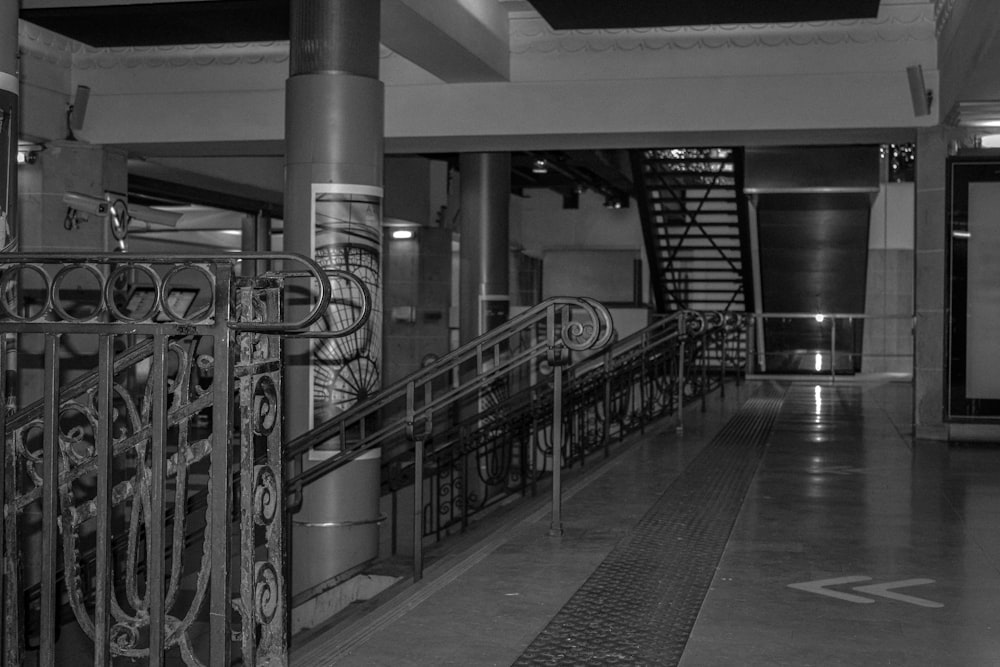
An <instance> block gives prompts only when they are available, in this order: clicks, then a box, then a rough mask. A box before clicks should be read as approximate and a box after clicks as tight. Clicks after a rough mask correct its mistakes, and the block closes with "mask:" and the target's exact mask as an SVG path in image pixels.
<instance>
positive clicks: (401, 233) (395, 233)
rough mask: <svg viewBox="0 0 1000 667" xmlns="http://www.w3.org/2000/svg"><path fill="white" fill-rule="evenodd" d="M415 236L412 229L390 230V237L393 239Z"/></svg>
mask: <svg viewBox="0 0 1000 667" xmlns="http://www.w3.org/2000/svg"><path fill="white" fill-rule="evenodd" d="M414 236H416V235H415V234H414V233H413V230H412V229H394V230H392V238H394V239H399V240H403V239H412V238H413V237H414Z"/></svg>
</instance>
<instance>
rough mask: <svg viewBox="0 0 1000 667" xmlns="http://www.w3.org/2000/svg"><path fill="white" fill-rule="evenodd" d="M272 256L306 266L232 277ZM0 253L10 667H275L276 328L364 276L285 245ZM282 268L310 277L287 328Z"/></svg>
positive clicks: (278, 526) (0, 419)
mask: <svg viewBox="0 0 1000 667" xmlns="http://www.w3.org/2000/svg"><path fill="white" fill-rule="evenodd" d="M264 259H266V260H275V259H277V260H282V261H283V262H284V263H285V265H286V266H288V267H291V268H292V269H297V270H291V269H290V270H288V271H285V272H282V273H270V274H266V275H264V276H261V277H259V278H255V279H245V278H240V277H239V276H237V275H236V270H237V266H238V264H239V262H240V261H255V260H264ZM0 262H2V263H0V331H2V336H0V363H2V366H3V368H2V370H3V373H2V375H0V395H2V396H4V397H5V398H6V399H7V402H8V404H7V406H6V407H7V409H6V410H0V433H2V434H3V439H4V441H3V442H4V458H3V463H2V470H0V487H2V488H0V496H2V499H3V515H2V518H0V521H2V525H0V540H2V547H3V549H2V551H3V568H4V583H3V601H4V617H3V633H2V641H3V647H2V661H3V664H4V665H11V666H13V665H21V664H23V663H24V661H25V657H26V654H27V652H28V650H29V649H31V648H32V647H33V645H32V642H37V643H35V644H34V648H37V659H38V663H39V664H40V665H43V666H46V667H48V666H51V665H55V664H57V662H58V663H65V661H66V660H67V659H70V658H67V656H71V659H72V660H74V662H75V664H81V663H83V662H92V663H93V664H94V665H110V664H112V661H114V660H115V659H117V658H129V659H140V660H145V661H146V662H147V663H148V664H150V665H163V664H165V663H166V661H167V659H168V656H169V655H171V654H173V655H178V656H179V657H180V659H181V660H182V661H183V662H184V663H185V664H188V665H203V664H211V665H216V664H218V665H227V664H230V662H231V660H232V658H233V654H234V652H236V651H235V649H234V645H235V646H238V647H239V650H238V655H239V657H240V659H241V660H242V663H243V664H245V665H255V664H286V662H287V636H286V608H285V592H284V591H285V589H286V584H285V582H284V569H285V568H284V560H283V559H284V557H285V554H284V548H283V542H284V521H285V519H284V512H283V499H284V493H283V488H282V483H283V478H284V472H283V463H284V462H283V459H282V456H281V426H280V421H281V420H280V419H279V418H278V416H279V415H280V406H279V400H280V393H281V391H280V386H281V355H282V346H281V340H280V337H281V336H284V335H291V334H292V333H293V332H295V331H300V330H303V329H305V328H307V327H309V326H310V325H311V324H312V322H314V321H315V320H316V319H318V318H319V317H320V316H321V315H322V313H323V312H324V311H325V309H326V307H327V305H328V304H329V301H330V295H331V293H332V290H331V287H330V282H331V280H345V281H348V282H351V283H352V284H356V286H357V289H358V290H360V292H363V293H365V292H364V289H363V286H361V285H360V283H359V282H358V281H357V279H356V278H354V277H353V276H352V275H350V274H346V273H344V272H328V271H324V270H323V269H322V268H320V267H319V266H318V265H317V264H316V263H315V262H313V261H312V260H309V259H306V258H303V257H299V256H296V255H290V254H281V253H267V254H266V255H265V254H252V253H243V254H230V255H225V256H209V255H189V256H177V255H171V256H159V255H125V254H109V255H99V256H93V255H82V254H59V255H48V254H31V253H26V254H5V255H4V256H3V257H2V258H0ZM290 278H291V279H295V280H296V281H301V280H303V279H305V278H308V279H310V280H312V281H314V282H315V283H317V284H318V285H319V296H318V300H317V302H316V303H315V305H314V308H313V310H312V311H311V312H310V313H309V314H308V315H307V316H306V317H304V318H303V319H302V320H301V321H297V322H285V321H283V320H282V318H281V307H282V302H283V300H284V287H285V282H286V280H288V279H290ZM364 306H365V311H368V310H370V304H369V303H365V304H364ZM359 325H360V323H358V322H354V323H351V326H352V327H354V326H359ZM334 333H337V332H334ZM341 333H342V332H341ZM39 359H40V360H41V363H36V362H37V361H38V360H39ZM14 380H16V383H15V382H14ZM15 385H16V386H15ZM197 498H201V499H203V500H204V502H203V503H196V502H194V500H195V499H197ZM234 514H235V515H236V516H239V517H240V519H239V522H238V523H237V524H236V525H237V526H238V530H233V529H232V528H233V516H234ZM196 530H200V531H203V537H202V539H200V540H197V541H196V543H192V541H191V540H189V539H188V538H189V537H190V535H191V533H192V532H193V531H196ZM231 573H233V574H231ZM25 591H27V595H26V594H25ZM26 600H27V603H25V601H26ZM67 609H68V610H70V612H71V615H70V618H69V619H66V618H64V615H63V614H61V613H60V612H61V611H64V610H67ZM67 620H72V621H75V623H76V624H77V625H78V627H79V629H80V630H81V631H82V637H80V638H79V639H77V640H73V639H72V637H71V636H66V633H62V634H63V635H64V636H63V642H58V641H57V640H58V639H59V637H60V634H61V630H62V625H63V623H64V622H65V621H67ZM69 634H70V635H72V634H73V633H69ZM83 637H85V638H86V639H83ZM91 652H92V658H89V657H87V656H88V654H89V653H91Z"/></svg>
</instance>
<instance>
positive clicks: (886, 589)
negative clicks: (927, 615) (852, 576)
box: [854, 579, 944, 609]
mask: <svg viewBox="0 0 1000 667" xmlns="http://www.w3.org/2000/svg"><path fill="white" fill-rule="evenodd" d="M933 583H934V580H933V579H904V580H902V581H891V582H889V583H888V584H871V585H869V586H856V587H855V588H854V590H856V591H858V592H859V593H868V594H869V595H878V596H881V597H884V598H889V599H890V600H899V601H900V602H909V603H910V604H915V605H917V606H919V607H931V608H932V609H936V608H939V607H943V606H944V605H943V604H941V603H940V602H934V601H933V600H927V599H925V598H918V597H914V596H913V595H903V594H902V593H892V592H890V591H892V589H894V588H907V587H908V586H923V585H924V584H933Z"/></svg>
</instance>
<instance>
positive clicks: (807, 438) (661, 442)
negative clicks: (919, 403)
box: [292, 381, 1000, 667]
mask: <svg viewBox="0 0 1000 667" xmlns="http://www.w3.org/2000/svg"><path fill="white" fill-rule="evenodd" d="M910 389H911V388H910V385H909V384H908V383H906V382H899V381H868V382H850V381H843V382H842V381H838V382H837V383H835V384H830V383H829V382H825V383H822V384H815V383H813V382H756V383H754V382H752V383H750V384H747V385H744V386H743V387H741V388H740V390H739V391H738V392H737V391H733V390H732V389H730V391H729V392H728V395H727V397H726V398H725V399H717V400H714V401H713V402H711V403H710V404H709V406H708V409H707V410H706V411H705V412H704V413H702V412H700V411H699V410H698V409H697V408H692V409H689V411H688V412H687V413H686V415H685V420H684V430H683V432H682V433H677V432H676V429H675V425H674V424H660V425H659V427H658V428H656V429H653V430H650V431H648V432H647V433H646V434H645V435H643V436H642V437H640V438H636V439H635V441H634V442H632V443H631V444H629V445H628V446H626V447H623V448H622V449H621V450H620V451H619V452H618V453H617V454H615V455H614V456H612V458H611V459H609V460H608V461H607V462H605V463H603V464H602V465H600V466H596V467H592V468H589V469H587V470H585V471H582V472H580V473H577V474H576V475H575V476H574V477H572V478H571V479H570V480H568V481H567V483H566V487H565V492H564V508H563V517H562V519H563V525H562V528H563V531H562V534H561V535H560V536H552V535H551V534H550V532H551V531H550V527H551V526H550V514H549V509H548V506H547V504H545V502H544V499H538V500H537V501H535V502H534V503H532V504H526V505H523V506H521V507H519V508H518V509H516V510H513V511H512V512H510V513H509V514H508V515H507V516H505V517H498V518H496V519H494V520H492V521H491V522H488V523H484V524H483V525H480V526H477V527H476V528H475V529H474V530H473V531H471V532H470V534H469V535H467V536H466V537H465V538H464V539H463V540H462V541H461V542H460V545H459V547H457V548H453V549H452V550H451V552H449V553H447V554H444V555H443V556H442V557H440V558H438V559H436V560H435V561H434V562H433V563H432V564H431V565H430V566H429V567H428V569H427V573H426V576H425V578H424V579H423V580H422V581H421V582H419V583H417V584H405V585H397V586H396V587H395V588H394V589H392V590H390V591H389V592H388V593H387V594H384V595H383V596H382V598H381V599H379V600H378V601H377V604H376V603H375V602H371V603H363V604H360V605H356V606H355V607H354V608H352V609H349V610H348V611H347V612H345V613H343V614H342V615H341V616H340V617H339V618H337V619H335V620H334V622H332V623H330V624H328V625H327V626H326V627H322V628H317V629H315V630H313V631H311V632H308V633H306V634H304V635H303V636H301V637H298V638H297V639H296V641H295V643H294V646H293V655H292V664H293V665H392V666H394V667H397V666H398V667H402V666H405V665H468V666H474V665H514V664H524V665H533V664H565V665H579V664H595V665H601V664H662V665H675V664H680V665H683V666H721V665H740V666H742V665H761V666H772V665H773V666H780V665H795V666H808V665H816V666H824V667H825V666H832V665H929V666H931V665H932V666H942V667H944V666H950V665H955V666H960V667H970V666H977V665H986V666H1000V632H998V630H1000V627H998V626H1000V443H997V444H994V445H991V444H977V445H959V444H952V445H950V446H948V445H945V444H944V443H935V442H914V441H913V439H912V437H911V435H910V426H909V424H910V413H911V403H910ZM761 397H766V398H767V400H768V401H772V403H769V404H768V405H770V406H771V407H770V408H768V409H771V408H773V413H774V414H773V415H772V417H773V419H771V418H768V421H767V422H766V430H765V431H764V432H763V436H762V439H761V440H760V443H759V445H760V446H759V448H758V450H757V451H759V453H756V454H750V453H745V452H740V453H739V454H733V453H732V452H731V451H730V453H728V454H725V455H724V456H719V454H718V453H719V452H723V451H726V450H724V449H720V447H722V446H723V445H724V446H725V447H731V446H732V445H733V443H732V442H731V440H732V435H731V434H732V433H733V432H734V431H733V429H732V425H733V424H734V423H735V422H736V421H738V420H739V419H743V418H744V417H745V415H747V414H748V410H750V411H751V412H752V411H753V410H755V409H758V410H759V409H760V405H761V404H760V402H759V401H760V400H761ZM774 400H777V401H778V404H777V407H775V406H774V404H773V401H774ZM755 401H757V403H756V404H755V403H754V402H755ZM755 405H756V406H757V407H756V408H755V407H754V406H755ZM755 423H756V422H755ZM727 428H728V430H727ZM755 428H756V427H755ZM727 433H728V434H729V436H728V437H722V436H724V435H726V434H727ZM755 434H756V435H755ZM760 434H761V431H760V429H759V428H757V430H756V431H753V429H751V430H749V431H747V438H748V442H747V443H746V446H747V447H748V448H750V447H753V446H754V445H753V444H752V443H750V442H749V440H751V439H753V438H754V437H756V436H759V435H760ZM723 441H725V442H724V443H723ZM720 443H723V444H720ZM739 457H742V458H743V459H744V460H743V462H742V463H740V464H739V465H738V466H737V468H738V470H737V471H736V472H735V473H725V475H723V473H721V472H720V473H719V474H720V475H723V476H720V477H713V473H712V470H711V469H712V468H713V465H712V463H713V461H714V462H716V463H717V467H718V468H719V470H720V471H721V470H723V469H724V468H725V466H726V465H728V464H730V463H732V460H733V459H734V458H739ZM710 485H714V486H713V487H712V488H715V489H716V490H709V491H705V489H708V488H709V486H710ZM685 488H686V489H688V491H683V490H684V489H685ZM724 494H728V495H729V496H734V495H735V497H736V498H737V502H736V504H735V505H733V506H732V507H730V505H732V503H730V504H729V505H720V506H718V507H716V506H715V505H712V504H711V502H712V500H711V499H713V498H716V497H718V496H721V495H724ZM706 497H708V498H709V500H706ZM692 507H693V508H695V510H691V508H692ZM699 508H700V509H699ZM692 512H693V513H692ZM682 516H683V517H684V518H683V519H681V518H679V517H682ZM690 517H693V518H690ZM664 526H667V528H665V527H664ZM720 526H721V527H720ZM664 530H667V531H668V532H666V533H664V532H663V531H664ZM718 530H723V531H724V532H723V539H722V540H721V541H719V540H716V542H718V547H715V546H713V545H714V544H715V542H711V541H710V542H711V543H710V544H709V546H707V547H706V546H698V547H697V549H698V550H696V551H693V552H690V553H692V554H693V555H691V556H686V555H685V554H686V553H689V552H685V551H684V549H687V548H689V547H690V546H691V545H695V544H698V545H700V544H701V542H699V540H701V535H702V533H705V532H706V531H707V532H712V531H718ZM655 531H659V532H658V535H659V537H657V539H655V540H650V539H647V538H648V537H649V536H650V535H652V533H653V532H655ZM685 531H687V532H685ZM644 544H648V545H649V546H646V547H643V546H642V545H644ZM637 545H638V547H637ZM636 548H641V549H644V550H643V551H642V552H641V553H640V554H639V555H638V556H637V555H636V552H635V551H634V550H635V549H636ZM629 549H632V550H631V551H630V550H629ZM678 549H680V551H678ZM650 551H652V556H653V557H652V558H651V559H650V558H649V554H650ZM668 559H672V560H668ZM639 560H643V561H647V560H649V561H651V562H650V563H649V564H648V566H643V567H642V568H639V567H635V566H634V565H635V563H637V562H638V561H639ZM670 563H676V566H675V565H671V564H670ZM706 573H707V574H706ZM637 578H638V579H637ZM700 579H704V582H705V583H704V585H703V586H701V585H696V584H697V581H698V580H700ZM679 580H680V581H679ZM609 582H610V583H609ZM637 582H638V583H637ZM692 582H695V583H694V584H692ZM678 583H681V584H691V585H688V586H686V587H685V588H684V589H683V596H686V597H690V596H691V595H692V592H691V591H692V590H693V591H695V593H696V599H695V600H694V603H691V602H690V601H688V602H686V603H685V604H677V600H678V598H680V597H682V595H681V594H678V593H677V590H678V588H677V586H678ZM581 617H582V618H583V621H582V622H581V621H580V618H581ZM616 624H617V625H616ZM623 628H627V629H628V630H629V632H628V633H626V632H624V631H623ZM624 634H628V635H629V641H628V642H625V641H619V639H620V637H621V636H622V635H624ZM594 637H598V638H601V637H611V638H612V639H611V640H605V639H597V640H595V639H594ZM677 637H680V643H679V645H678V644H677V641H676V639H677ZM615 638H619V639H615ZM667 639H669V641H666V640H667ZM667 644H670V646H677V648H676V651H674V650H673V649H672V648H670V647H668V648H664V649H662V650H661V648H660V647H661V645H662V646H666V645H667ZM612 645H613V648H614V650H613V651H611V650H608V647H609V646H612Z"/></svg>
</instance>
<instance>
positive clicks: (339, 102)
mask: <svg viewBox="0 0 1000 667" xmlns="http://www.w3.org/2000/svg"><path fill="white" fill-rule="evenodd" d="M379 20H380V7H379V3H378V2H372V0H296V2H293V3H291V22H290V24H291V34H290V48H289V52H290V71H289V74H290V76H289V79H288V82H287V88H286V106H285V118H286V120H285V123H286V127H285V144H286V165H285V179H286V180H285V210H284V249H285V250H286V251H290V252H296V253H301V254H303V255H308V256H313V257H315V258H316V259H317V260H318V261H319V262H320V263H321V264H323V265H325V266H327V267H330V268H342V269H347V270H350V271H352V272H354V273H355V274H356V275H358V276H359V277H360V278H362V279H363V280H365V281H366V282H367V283H368V287H369V288H370V290H371V292H372V297H373V299H374V302H375V306H376V312H374V313H373V314H372V317H371V319H370V320H369V322H368V324H367V326H366V327H364V328H363V329H362V330H361V331H359V332H358V333H356V334H354V335H352V336H350V337H347V338H340V339H328V340H323V341H315V342H314V343H312V344H289V345H288V355H287V357H288V364H287V365H286V373H285V380H284V387H285V402H284V415H285V433H286V437H288V438H291V437H294V436H296V435H298V434H301V433H302V432H303V431H305V430H308V429H309V428H311V426H312V425H313V423H314V422H319V421H321V420H325V419H327V418H329V417H333V416H335V415H336V414H339V413H340V412H342V411H343V410H344V409H345V408H347V407H349V406H350V405H351V404H353V403H354V402H355V401H356V400H357V399H360V398H364V397H365V396H367V395H369V394H371V393H372V392H374V391H375V390H376V389H377V388H378V386H379V382H380V381H379V378H380V373H381V369H380V356H381V327H382V317H381V285H382V276H381V219H382V212H381V208H382V158H383V149H382V144H383V109H384V101H383V89H382V83H381V82H380V81H379V79H378V73H379ZM339 287H340V289H341V293H339V294H338V295H337V303H338V305H336V306H333V307H332V308H331V310H330V313H329V319H330V321H334V322H336V321H343V320H351V319H352V318H353V317H354V316H355V309H354V308H352V307H351V305H350V304H351V302H358V301H359V300H360V298H359V296H358V295H356V294H350V293H348V292H347V291H345V290H346V288H344V287H343V286H339ZM299 307H300V308H301V305H300V306H299ZM290 310H293V309H292V308H290ZM289 316H290V317H292V316H294V313H291V312H290V313H289ZM329 444H330V447H332V448H336V443H329ZM321 456H322V455H321V454H316V455H315V456H313V457H312V458H313V460H318V459H320V458H321ZM379 466H380V458H379V456H378V453H377V452H376V453H374V454H372V455H370V456H366V457H364V458H363V459H361V460H358V461H357V462H355V463H353V464H352V465H350V466H347V467H345V468H341V469H340V470H339V471H338V472H337V473H335V474H333V475H329V476H327V477H326V478H324V479H323V480H321V481H319V482H317V483H316V484H313V485H312V486H310V487H309V488H307V489H306V490H305V493H304V499H303V509H302V511H301V512H299V513H298V514H297V515H296V516H295V517H294V523H293V537H292V559H293V560H292V594H293V596H300V599H301V597H308V596H309V595H310V594H311V593H312V592H314V591H318V590H320V589H321V588H322V587H323V586H324V585H325V584H326V583H327V582H329V581H330V580H331V579H333V578H335V577H338V576H340V575H342V574H343V573H345V572H348V571H350V570H352V569H355V568H357V567H358V566H359V565H361V564H363V563H365V562H366V561H368V560H371V559H373V558H374V557H375V556H376V555H377V553H378V526H377V524H376V523H375V522H374V521H375V519H376V518H377V516H378V496H379V487H380V477H379ZM359 522H360V523H359ZM366 522H367V523H366Z"/></svg>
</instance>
